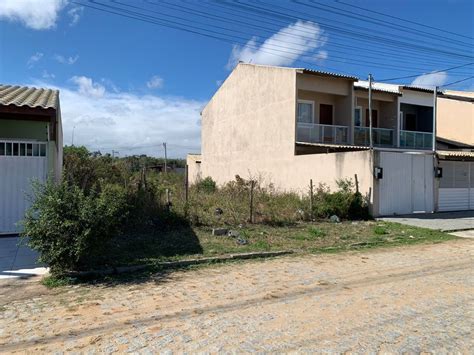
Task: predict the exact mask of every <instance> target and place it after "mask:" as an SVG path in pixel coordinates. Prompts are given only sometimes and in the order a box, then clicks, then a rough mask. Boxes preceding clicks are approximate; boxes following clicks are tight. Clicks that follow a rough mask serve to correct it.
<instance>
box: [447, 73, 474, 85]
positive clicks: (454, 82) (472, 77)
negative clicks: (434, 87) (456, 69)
mask: <svg viewBox="0 0 474 355" xmlns="http://www.w3.org/2000/svg"><path fill="white" fill-rule="evenodd" d="M470 79H474V76H470V77H468V78H464V79H461V80H456V81H453V82H451V83H448V84H444V85H441V87H443V88H444V87H447V86H451V85H454V84H458V83H462V82H463V81H467V80H470Z"/></svg>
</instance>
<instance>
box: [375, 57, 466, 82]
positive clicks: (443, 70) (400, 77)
mask: <svg viewBox="0 0 474 355" xmlns="http://www.w3.org/2000/svg"><path fill="white" fill-rule="evenodd" d="M473 64H474V62H472V63H468V64H464V65H458V66H455V67H451V68H446V69H440V70H435V71H432V72H430V73H420V74H416V75H407V76H399V77H397V78H388V79H381V80H377V81H378V82H384V81H393V80H400V79H409V78H415V77H418V76H420V75H429V74H436V73H441V72H445V71H450V70H453V69H457V68H462V67H467V66H469V65H473Z"/></svg>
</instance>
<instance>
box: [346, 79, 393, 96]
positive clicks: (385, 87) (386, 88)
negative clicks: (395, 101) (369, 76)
mask: <svg viewBox="0 0 474 355" xmlns="http://www.w3.org/2000/svg"><path fill="white" fill-rule="evenodd" d="M354 87H355V88H361V89H365V90H368V89H369V82H368V81H366V80H359V81H357V82H355V83H354ZM372 90H375V91H381V92H387V93H390V94H397V95H401V90H400V85H395V84H385V83H377V82H373V83H372Z"/></svg>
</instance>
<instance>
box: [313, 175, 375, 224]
mask: <svg viewBox="0 0 474 355" xmlns="http://www.w3.org/2000/svg"><path fill="white" fill-rule="evenodd" d="M337 185H338V188H339V189H338V191H336V192H330V190H329V188H328V187H327V186H326V185H320V186H319V187H318V188H317V190H316V194H315V197H314V204H313V206H314V207H313V214H314V215H315V216H316V217H319V218H328V217H330V216H332V215H336V216H338V217H339V218H343V219H368V218H369V209H368V205H367V203H366V201H364V199H363V197H362V195H361V194H360V193H359V192H354V184H353V182H352V180H351V179H341V180H338V181H337Z"/></svg>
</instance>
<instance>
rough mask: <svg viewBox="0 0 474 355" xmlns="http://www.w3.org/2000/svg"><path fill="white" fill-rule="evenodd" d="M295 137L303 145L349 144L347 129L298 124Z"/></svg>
mask: <svg viewBox="0 0 474 355" xmlns="http://www.w3.org/2000/svg"><path fill="white" fill-rule="evenodd" d="M296 137H297V141H298V142H305V143H326V144H349V127H347V126H335V125H324V124H314V123H301V122H299V123H298V126H297V135H296Z"/></svg>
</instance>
